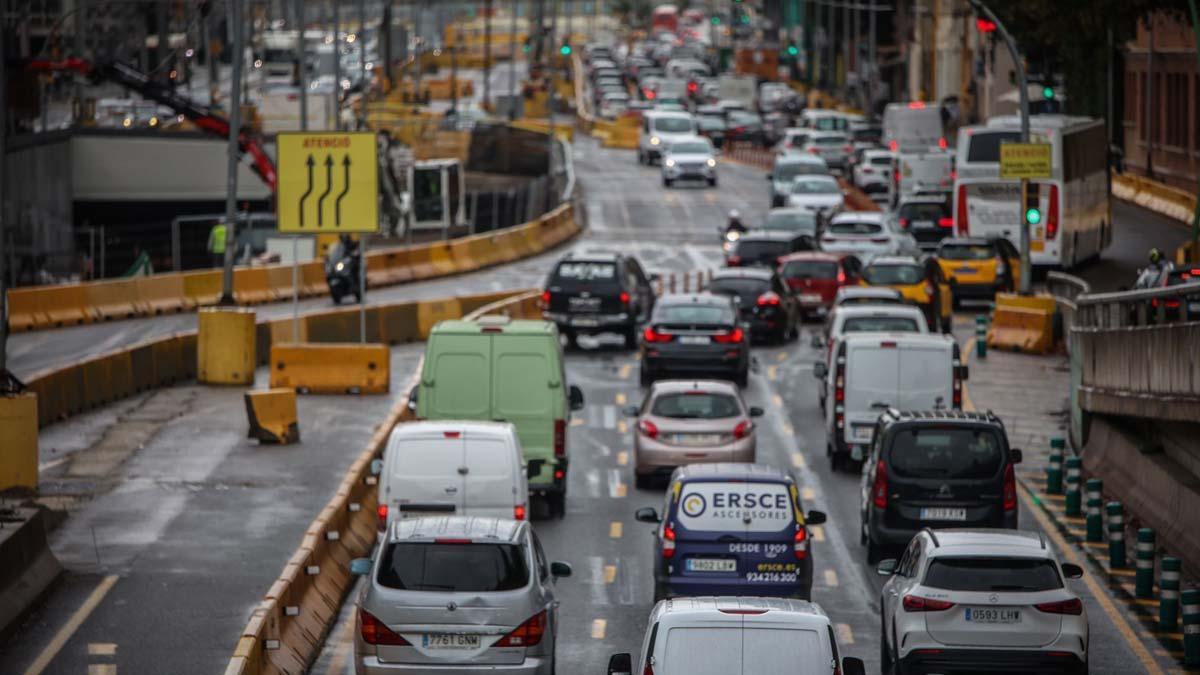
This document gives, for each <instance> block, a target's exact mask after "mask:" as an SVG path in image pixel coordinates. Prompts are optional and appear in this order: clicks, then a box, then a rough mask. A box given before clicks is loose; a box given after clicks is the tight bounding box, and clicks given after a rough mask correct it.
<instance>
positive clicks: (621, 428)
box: [617, 420, 629, 434]
mask: <svg viewBox="0 0 1200 675" xmlns="http://www.w3.org/2000/svg"><path fill="white" fill-rule="evenodd" d="M617 433H621V434H627V433H629V423H628V422H626V421H625V420H617Z"/></svg>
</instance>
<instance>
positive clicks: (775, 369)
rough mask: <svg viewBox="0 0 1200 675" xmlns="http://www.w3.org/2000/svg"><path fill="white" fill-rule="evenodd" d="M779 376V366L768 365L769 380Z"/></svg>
mask: <svg viewBox="0 0 1200 675" xmlns="http://www.w3.org/2000/svg"><path fill="white" fill-rule="evenodd" d="M778 378H779V366H768V367H767V379H768V380H776V379H778Z"/></svg>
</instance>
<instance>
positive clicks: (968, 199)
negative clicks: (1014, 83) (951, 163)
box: [954, 115, 1112, 268]
mask: <svg viewBox="0 0 1200 675" xmlns="http://www.w3.org/2000/svg"><path fill="white" fill-rule="evenodd" d="M1019 140H1020V120H1019V119H1018V118H1017V117H1015V116H1003V117H996V118H993V119H991V120H989V121H988V123H987V125H980V126H969V127H963V128H961V129H959V131H958V147H957V161H956V162H955V171H956V174H957V177H956V179H955V181H954V228H955V231H956V232H957V233H958V234H959V235H961V236H972V237H996V236H1004V237H1007V238H1008V239H1009V240H1010V241H1012V242H1013V244H1014V245H1017V246H1019V245H1020V239H1021V218H1022V217H1023V216H1022V212H1021V194H1020V182H1019V181H1017V180H1002V179H1001V178H1000V145H1001V144H1002V143H1016V142H1019ZM1030 140H1031V142H1035V143H1049V144H1050V146H1051V174H1052V175H1051V177H1050V178H1046V179H1038V180H1034V181H1031V182H1033V183H1036V184H1037V185H1038V191H1039V196H1040V198H1039V208H1040V210H1041V212H1042V214H1043V216H1042V223H1041V224H1040V225H1035V226H1033V227H1031V228H1030V245H1029V248H1030V260H1031V262H1032V264H1034V265H1036V266H1039V267H1057V268H1072V267H1075V266H1076V265H1078V264H1079V263H1081V262H1083V261H1085V260H1088V259H1091V258H1095V257H1097V256H1099V255H1100V252H1101V251H1103V250H1104V248H1105V247H1107V246H1108V245H1109V243H1110V242H1111V241H1112V208H1111V205H1110V201H1109V187H1108V141H1107V136H1106V134H1105V130H1104V122H1103V121H1101V120H1096V119H1092V118H1088V117H1067V116H1064V115H1034V116H1032V117H1031V118H1030Z"/></svg>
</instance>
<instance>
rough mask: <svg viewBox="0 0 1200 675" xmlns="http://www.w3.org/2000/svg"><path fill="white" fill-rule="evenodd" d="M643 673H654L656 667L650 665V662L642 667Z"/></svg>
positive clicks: (646, 674)
mask: <svg viewBox="0 0 1200 675" xmlns="http://www.w3.org/2000/svg"><path fill="white" fill-rule="evenodd" d="M642 675H654V668H652V667H650V664H649V663H647V664H646V667H645V668H643V669H642Z"/></svg>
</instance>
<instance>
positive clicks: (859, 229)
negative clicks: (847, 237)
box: [828, 220, 883, 235]
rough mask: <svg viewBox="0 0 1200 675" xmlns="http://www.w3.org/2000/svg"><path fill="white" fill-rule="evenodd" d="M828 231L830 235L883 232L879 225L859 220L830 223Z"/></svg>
mask: <svg viewBox="0 0 1200 675" xmlns="http://www.w3.org/2000/svg"><path fill="white" fill-rule="evenodd" d="M828 230H829V233H830V234H858V235H870V234H879V233H880V232H883V226H882V225H880V224H879V223H868V222H865V221H861V220H843V221H842V222H839V223H830V225H829V227H828Z"/></svg>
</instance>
